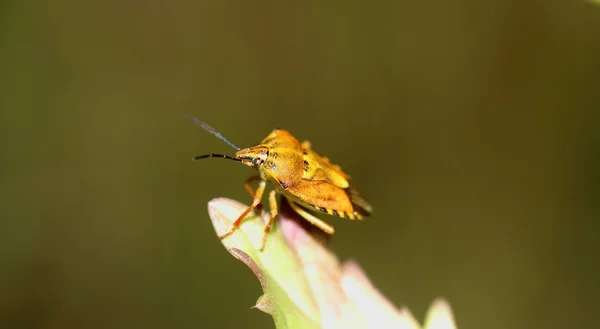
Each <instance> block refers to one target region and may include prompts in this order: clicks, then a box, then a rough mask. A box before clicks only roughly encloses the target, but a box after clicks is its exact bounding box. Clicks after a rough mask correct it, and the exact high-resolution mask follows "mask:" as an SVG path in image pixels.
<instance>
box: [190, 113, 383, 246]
mask: <svg viewBox="0 0 600 329" xmlns="http://www.w3.org/2000/svg"><path fill="white" fill-rule="evenodd" d="M186 117H187V118H188V119H189V120H191V121H193V122H194V123H196V124H198V125H199V126H200V127H202V128H204V130H206V131H208V132H209V133H211V134H213V135H215V136H216V137H217V138H219V139H220V140H222V141H224V142H225V143H227V144H228V145H229V146H231V147H233V148H234V149H235V150H236V153H235V156H233V157H232V156H228V155H223V154H215V153H210V154H203V155H199V156H196V157H194V160H199V159H205V158H211V157H214V158H223V159H228V160H233V161H236V162H240V163H242V164H245V165H247V166H249V167H254V168H256V169H257V170H258V175H255V176H252V177H250V178H249V179H248V180H246V182H245V183H244V187H245V188H246V190H247V191H248V193H249V194H250V196H251V197H252V204H251V205H250V206H249V207H248V209H246V211H244V212H243V213H242V214H241V215H240V216H239V217H238V218H237V219H236V220H235V221H234V222H233V224H232V225H231V227H230V228H229V230H228V231H227V233H225V234H223V235H221V236H220V238H221V239H225V238H226V237H228V236H230V235H231V234H233V232H235V230H236V229H237V228H238V227H239V226H240V224H241V222H242V220H243V219H244V218H245V217H246V215H248V213H250V211H252V210H253V209H254V208H256V207H257V206H258V205H259V204H260V202H261V199H262V196H263V193H264V191H265V187H266V184H267V182H271V183H272V184H273V186H274V189H273V190H271V191H270V193H269V207H270V215H271V217H270V220H269V222H268V223H267V225H266V226H265V228H264V234H263V238H262V243H261V247H260V250H261V251H262V250H263V249H264V247H265V243H266V241H267V236H268V234H269V231H270V229H271V226H272V225H273V222H274V220H275V217H276V216H277V200H276V199H275V195H276V193H279V194H281V195H283V196H284V197H285V198H286V199H287V200H288V202H289V204H290V206H291V207H292V209H293V210H294V211H295V212H297V213H298V214H299V215H300V216H302V217H303V218H304V219H306V220H307V221H309V222H310V223H312V224H313V225H315V226H317V227H318V228H320V229H321V230H323V231H324V232H326V233H328V234H333V233H334V229H333V227H332V226H331V225H329V224H327V223H325V222H324V221H322V220H321V219H319V218H317V217H315V216H314V215H312V214H311V213H309V212H308V211H307V209H311V210H316V211H319V212H322V213H326V214H329V215H332V216H336V217H340V218H346V219H352V220H354V219H363V217H366V216H369V215H370V214H371V212H372V208H371V205H370V204H369V203H368V202H367V201H366V200H365V199H364V198H363V197H362V196H361V195H360V194H359V193H358V192H357V190H356V189H355V188H354V187H353V186H352V185H351V183H350V176H348V175H347V174H346V173H345V172H344V171H343V170H342V169H341V168H340V166H338V165H336V164H333V163H331V161H329V159H327V158H326V157H324V156H321V155H319V154H318V153H316V152H315V151H313V149H312V148H311V144H310V142H308V141H304V142H302V143H301V142H300V141H298V139H296V138H295V137H294V136H292V134H290V133H289V132H288V131H287V130H284V129H275V130H273V131H272V132H271V133H270V134H269V135H268V136H267V137H266V138H265V139H263V140H262V141H261V142H260V143H259V144H257V145H254V146H251V147H248V148H245V149H240V148H239V147H237V146H235V145H234V144H233V143H231V142H230V141H228V140H227V139H226V138H225V137H223V136H222V135H221V134H220V133H218V132H217V131H215V130H214V129H213V128H212V127H210V126H209V125H208V124H206V123H205V122H202V121H200V120H198V119H196V118H194V117H190V116H186ZM255 181H258V182H259V183H258V187H257V189H256V191H255V190H254V189H253V188H252V185H251V183H252V182H255Z"/></svg>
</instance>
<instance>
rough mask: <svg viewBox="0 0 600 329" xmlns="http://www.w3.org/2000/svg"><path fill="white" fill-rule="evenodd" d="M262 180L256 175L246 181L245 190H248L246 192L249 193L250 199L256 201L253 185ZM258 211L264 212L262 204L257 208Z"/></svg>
mask: <svg viewBox="0 0 600 329" xmlns="http://www.w3.org/2000/svg"><path fill="white" fill-rule="evenodd" d="M261 179H262V178H261V177H260V176H259V175H256V176H252V177H250V178H248V179H246V181H245V182H244V188H245V189H246V191H248V194H250V197H251V198H252V199H254V189H253V188H252V183H253V182H255V181H258V180H261ZM256 209H258V211H262V205H261V204H260V202H259V203H258V205H257V206H256Z"/></svg>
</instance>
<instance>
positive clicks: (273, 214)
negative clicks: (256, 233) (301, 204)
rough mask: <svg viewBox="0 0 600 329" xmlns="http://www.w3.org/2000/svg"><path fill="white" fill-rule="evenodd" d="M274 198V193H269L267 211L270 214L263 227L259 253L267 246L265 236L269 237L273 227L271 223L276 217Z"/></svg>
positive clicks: (273, 191) (275, 201)
mask: <svg viewBox="0 0 600 329" xmlns="http://www.w3.org/2000/svg"><path fill="white" fill-rule="evenodd" d="M275 196H276V191H275V190H272V191H271V192H270V193H269V208H270V209H269V210H270V212H271V218H269V222H268V223H267V225H266V226H265V230H264V233H263V238H262V243H261V244H260V251H263V250H264V249H265V245H266V244H267V236H268V235H269V232H270V231H271V226H272V225H273V222H275V217H277V199H276V198H275Z"/></svg>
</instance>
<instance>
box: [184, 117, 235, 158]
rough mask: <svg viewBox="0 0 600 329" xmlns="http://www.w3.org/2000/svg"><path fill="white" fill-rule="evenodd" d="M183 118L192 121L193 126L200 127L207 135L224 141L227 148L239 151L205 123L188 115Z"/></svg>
mask: <svg viewBox="0 0 600 329" xmlns="http://www.w3.org/2000/svg"><path fill="white" fill-rule="evenodd" d="M185 117H186V118H187V119H188V120H190V121H192V122H193V123H195V124H197V125H199V126H200V127H202V128H203V129H204V130H206V131H208V132H209V133H211V134H213V135H215V136H216V137H217V138H218V139H220V140H222V141H224V142H225V143H227V144H228V145H229V146H231V147H233V148H234V149H235V150H236V151H239V150H240V148H239V147H237V146H235V144H233V143H232V142H230V141H229V140H227V138H225V137H223V135H221V134H220V133H219V132H218V131H216V130H214V129H213V127H211V126H209V125H208V124H207V123H206V122H204V121H200V120H198V119H197V118H194V117H193V116H190V115H186V116H185Z"/></svg>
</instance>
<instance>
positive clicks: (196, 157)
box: [193, 153, 242, 162]
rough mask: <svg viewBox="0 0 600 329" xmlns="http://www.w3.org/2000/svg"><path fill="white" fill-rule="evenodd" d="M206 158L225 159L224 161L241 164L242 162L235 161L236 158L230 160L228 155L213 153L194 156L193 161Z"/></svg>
mask: <svg viewBox="0 0 600 329" xmlns="http://www.w3.org/2000/svg"><path fill="white" fill-rule="evenodd" d="M206 158H225V159H229V160H233V161H237V162H242V160H240V159H236V158H232V157H230V156H229V155H225V154H215V153H209V154H202V155H198V156H195V157H194V158H193V160H200V159H206Z"/></svg>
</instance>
